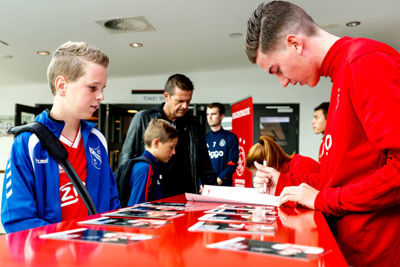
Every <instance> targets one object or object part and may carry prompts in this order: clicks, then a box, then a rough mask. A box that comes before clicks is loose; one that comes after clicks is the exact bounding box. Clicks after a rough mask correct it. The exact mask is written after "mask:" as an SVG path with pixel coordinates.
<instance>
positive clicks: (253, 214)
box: [188, 204, 278, 235]
mask: <svg viewBox="0 0 400 267" xmlns="http://www.w3.org/2000/svg"><path fill="white" fill-rule="evenodd" d="M205 213H206V214H205V215H203V216H202V217H200V218H199V219H198V220H199V222H198V223H196V224H194V225H193V226H191V227H190V228H189V229H188V230H189V231H205V232H221V233H240V234H263V235H274V234H275V231H276V227H275V222H276V217H277V214H278V213H277V210H276V207H273V206H249V205H241V204H239V205H234V204H232V205H231V204H224V205H220V206H218V207H216V208H214V209H211V210H207V211H205Z"/></svg>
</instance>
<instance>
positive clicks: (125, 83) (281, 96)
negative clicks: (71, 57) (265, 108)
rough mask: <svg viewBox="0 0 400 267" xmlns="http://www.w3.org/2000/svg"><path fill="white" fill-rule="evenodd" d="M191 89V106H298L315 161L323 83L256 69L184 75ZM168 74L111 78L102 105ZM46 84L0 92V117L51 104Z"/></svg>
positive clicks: (3, 152) (1, 151) (304, 143)
mask: <svg viewBox="0 0 400 267" xmlns="http://www.w3.org/2000/svg"><path fill="white" fill-rule="evenodd" d="M185 74H186V75H187V76H188V77H190V78H191V80H192V81H193V83H194V85H195V91H194V95H193V99H192V103H208V102H211V101H218V102H223V103H234V102H236V101H238V100H241V99H244V98H246V97H249V96H252V97H253V102H254V103H299V104H300V140H299V141H300V142H299V153H300V154H303V155H306V156H310V157H312V158H315V159H316V158H317V154H318V148H319V144H320V142H321V136H320V135H318V136H317V135H315V134H314V133H313V131H312V127H311V120H312V116H313V112H314V107H315V106H317V105H318V104H319V103H320V102H322V101H329V95H330V88H331V84H330V82H329V81H328V80H327V79H325V78H324V79H321V81H320V83H319V84H318V85H317V86H316V87H314V88H310V87H307V86H304V87H301V86H299V85H296V86H292V85H289V86H288V87H287V88H283V87H281V85H280V84H279V82H278V80H277V79H276V78H275V77H273V76H271V75H269V74H266V73H265V72H264V71H263V70H262V69H260V68H258V67H256V66H250V67H249V68H244V69H231V70H218V71H204V72H193V73H185ZM168 76H169V74H165V75H152V76H142V77H129V78H113V79H109V80H108V82H107V87H106V89H105V91H104V92H105V93H104V94H105V100H104V103H131V102H133V98H134V96H133V95H132V94H131V90H132V89H162V88H163V86H164V83H165V81H166V79H167V78H168ZM51 102H52V95H51V93H50V89H48V85H47V84H32V85H23V86H14V87H8V88H3V87H2V88H0V115H10V114H14V104H15V103H20V104H25V105H34V104H35V103H51ZM9 146H10V144H9V142H0V169H4V167H5V161H6V159H7V156H8V153H9Z"/></svg>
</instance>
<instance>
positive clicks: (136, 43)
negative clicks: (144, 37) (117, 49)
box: [129, 42, 143, 47]
mask: <svg viewBox="0 0 400 267" xmlns="http://www.w3.org/2000/svg"><path fill="white" fill-rule="evenodd" d="M129 46H131V47H142V46H143V44H142V43H138V42H132V43H130V44H129Z"/></svg>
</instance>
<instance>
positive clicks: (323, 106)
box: [314, 102, 329, 119]
mask: <svg viewBox="0 0 400 267" xmlns="http://www.w3.org/2000/svg"><path fill="white" fill-rule="evenodd" d="M320 109H321V110H322V113H323V114H324V116H325V119H326V118H327V117H328V110H329V102H322V103H321V104H319V105H318V106H316V107H315V108H314V111H317V110H320Z"/></svg>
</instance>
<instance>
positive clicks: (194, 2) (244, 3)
mask: <svg viewBox="0 0 400 267" xmlns="http://www.w3.org/2000/svg"><path fill="white" fill-rule="evenodd" d="M292 2H294V3H297V4H299V5H301V6H302V7H303V8H304V9H305V10H306V11H308V13H309V14H310V15H311V16H312V17H313V18H314V20H315V21H316V22H317V23H318V24H319V25H321V26H323V27H324V28H325V29H327V30H328V31H329V32H331V33H333V34H335V35H338V36H346V35H347V36H362V37H368V38H372V39H376V40H379V41H382V42H386V43H388V44H390V45H391V46H393V47H394V48H396V49H397V50H398V51H400V26H399V22H400V19H399V17H400V1H398V0H382V1H375V0H335V1H325V0H303V1H292ZM260 3H261V1H259V0H257V1H255V0H201V1H200V0H168V1H167V0H130V1H128V0H112V1H111V0H108V1H106V0H83V1H81V0H79V1H78V0H68V1H54V0H36V1H32V0H29V1H26V0H25V1H23V0H0V40H1V41H3V42H6V43H7V44H8V45H4V44H0V55H10V56H12V58H0V88H2V87H3V88H4V87H7V86H13V85H19V84H32V83H45V82H46V68H47V65H48V63H49V61H50V56H38V55H37V54H36V52H37V51H38V50H48V51H54V50H55V49H56V48H57V47H58V46H59V45H60V44H62V43H64V42H65V41H68V40H71V41H86V42H88V43H90V44H94V45H95V46H97V47H99V48H100V49H101V50H103V51H104V52H105V53H106V54H107V55H108V56H109V57H110V67H109V78H115V77H125V76H145V75H153V74H163V73H168V74H169V73H176V72H182V73H185V72H196V71H210V70H217V69H229V68H245V67H252V65H251V64H250V63H249V61H248V60H247V57H246V55H245V52H244V41H243V40H244V37H243V36H241V37H236V38H234V37H230V36H229V34H231V33H243V34H245V30H246V22H247V19H248V18H249V16H250V14H251V13H252V11H253V10H254V9H255V8H256V7H257V6H258V4H260ZM140 16H142V17H144V18H145V19H146V20H147V21H148V22H149V23H150V24H151V26H152V27H153V28H154V30H153V31H142V32H122V33H110V32H109V31H107V30H106V29H105V28H103V27H102V26H101V25H100V24H98V23H96V21H100V20H109V19H115V18H127V17H140ZM353 20H358V21H361V25H360V26H358V27H354V28H350V27H346V26H345V24H346V23H347V22H349V21H353ZM134 41H137V42H141V43H143V47H140V48H132V47H130V46H129V43H131V42H134Z"/></svg>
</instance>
